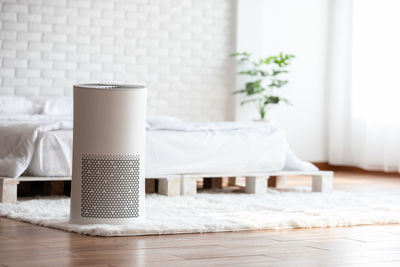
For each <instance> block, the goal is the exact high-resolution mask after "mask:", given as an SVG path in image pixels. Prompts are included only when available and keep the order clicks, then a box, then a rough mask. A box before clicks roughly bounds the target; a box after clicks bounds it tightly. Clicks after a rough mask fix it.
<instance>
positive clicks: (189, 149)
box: [0, 115, 316, 177]
mask: <svg viewBox="0 0 400 267" xmlns="http://www.w3.org/2000/svg"><path fill="white" fill-rule="evenodd" d="M71 155H72V116H49V115H17V116H10V115H0V175H1V176H5V177H18V176H20V175H21V174H22V173H24V172H25V173H26V174H29V175H34V176H70V175H71V157H72V156H71ZM283 169H284V170H305V171H308V170H316V167H315V166H313V165H312V164H310V163H308V162H304V161H301V160H299V159H298V158H297V157H295V156H294V155H293V153H292V152H291V151H290V148H289V146H288V144H287V141H286V138H285V136H284V133H283V132H282V131H281V130H280V129H278V128H276V127H274V126H272V125H270V124H266V123H237V122H220V123H184V122H179V121H167V122H163V121H160V122H157V123H149V124H148V128H147V131H146V176H147V177H150V176H153V175H165V174H179V173H198V172H235V171H237V172H243V171H254V172H258V171H279V170H283Z"/></svg>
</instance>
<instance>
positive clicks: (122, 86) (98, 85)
mask: <svg viewBox="0 0 400 267" xmlns="http://www.w3.org/2000/svg"><path fill="white" fill-rule="evenodd" d="M75 86H76V87H79V88H84V89H101V90H131V89H144V88H145V87H144V86H143V85H137V84H107V83H86V84H78V85H75Z"/></svg>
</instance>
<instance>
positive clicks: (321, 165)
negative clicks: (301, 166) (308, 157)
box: [313, 162, 400, 177]
mask: <svg viewBox="0 0 400 267" xmlns="http://www.w3.org/2000/svg"><path fill="white" fill-rule="evenodd" d="M313 164H314V165H315V166H317V167H318V168H319V169H320V170H321V171H342V172H354V173H363V174H373V175H385V176H399V177H400V173H398V172H385V171H371V170H365V169H362V168H359V167H353V166H343V165H332V164H329V163H328V162H313Z"/></svg>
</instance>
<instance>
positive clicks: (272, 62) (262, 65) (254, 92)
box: [231, 52, 294, 120]
mask: <svg viewBox="0 0 400 267" xmlns="http://www.w3.org/2000/svg"><path fill="white" fill-rule="evenodd" d="M231 56H232V57H236V58H237V59H238V61H239V62H240V63H244V62H247V63H250V67H249V69H247V70H243V71H240V72H238V74H239V75H246V76H250V77H251V81H249V82H247V83H246V85H245V88H243V89H240V90H237V91H235V92H234V93H235V94H245V95H246V98H245V99H244V100H243V101H241V103H240V104H241V105H244V104H246V103H250V102H252V103H255V104H256V106H257V109H258V113H259V114H260V118H261V120H265V116H266V111H267V108H269V107H270V106H271V105H276V104H279V103H280V102H283V103H286V104H289V103H290V102H289V100H287V99H286V98H283V97H281V96H279V95H278V94H276V90H277V89H279V88H281V87H283V86H284V85H286V84H287V83H288V81H287V80H286V79H283V78H282V74H285V73H288V70H287V69H286V67H287V66H289V64H290V63H291V59H292V58H294V55H291V54H284V53H280V54H279V55H277V56H269V57H266V58H261V59H259V60H253V59H252V58H251V55H250V54H249V53H247V52H242V53H234V54H232V55H231Z"/></svg>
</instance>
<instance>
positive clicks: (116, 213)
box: [71, 84, 147, 224]
mask: <svg viewBox="0 0 400 267" xmlns="http://www.w3.org/2000/svg"><path fill="white" fill-rule="evenodd" d="M146 94H147V89H146V87H144V86H140V85H118V84H115V85H114V84H81V85H76V86H74V139H73V157H72V158H73V159H72V161H73V162H72V186H71V223H77V224H133V223H136V222H139V221H141V220H142V219H143V218H144V216H145V205H144V201H145V180H144V179H145V178H144V170H145V169H144V160H145V155H144V153H145V120H146Z"/></svg>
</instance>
